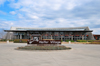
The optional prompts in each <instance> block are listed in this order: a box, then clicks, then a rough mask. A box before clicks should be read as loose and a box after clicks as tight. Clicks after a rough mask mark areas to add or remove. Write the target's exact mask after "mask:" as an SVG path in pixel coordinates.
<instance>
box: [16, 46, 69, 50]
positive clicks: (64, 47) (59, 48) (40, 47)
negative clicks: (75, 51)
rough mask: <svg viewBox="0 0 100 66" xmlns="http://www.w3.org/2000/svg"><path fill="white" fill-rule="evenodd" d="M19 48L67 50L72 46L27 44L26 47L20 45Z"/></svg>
mask: <svg viewBox="0 0 100 66" xmlns="http://www.w3.org/2000/svg"><path fill="white" fill-rule="evenodd" d="M17 49H19V50H20V49H21V50H66V49H71V48H70V47H66V46H25V47H18V48H17Z"/></svg>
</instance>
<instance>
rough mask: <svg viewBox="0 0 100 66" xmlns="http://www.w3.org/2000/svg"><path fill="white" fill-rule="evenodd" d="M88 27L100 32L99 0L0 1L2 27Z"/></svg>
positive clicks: (0, 25)
mask: <svg viewBox="0 0 100 66" xmlns="http://www.w3.org/2000/svg"><path fill="white" fill-rule="evenodd" d="M85 26H88V27H89V28H90V30H93V34H100V0H0V29H10V28H11V27H34V28H37V27H39V28H63V27H64V28H65V27H66V28H67V27H85Z"/></svg>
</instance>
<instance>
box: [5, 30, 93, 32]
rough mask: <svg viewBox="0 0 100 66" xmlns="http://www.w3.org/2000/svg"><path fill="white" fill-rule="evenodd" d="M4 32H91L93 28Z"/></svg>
mask: <svg viewBox="0 0 100 66" xmlns="http://www.w3.org/2000/svg"><path fill="white" fill-rule="evenodd" d="M4 31H5V32H31V31H33V32H35V31H39V32H47V31H48V32H61V31H62V32H93V30H4Z"/></svg>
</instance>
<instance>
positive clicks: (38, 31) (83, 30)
mask: <svg viewBox="0 0 100 66" xmlns="http://www.w3.org/2000/svg"><path fill="white" fill-rule="evenodd" d="M4 31H5V32H8V33H10V32H12V33H13V34H12V36H13V39H30V38H34V37H38V39H39V40H43V39H54V40H63V41H65V40H74V41H76V40H94V37H93V34H92V32H93V31H92V30H89V28H88V27H74V28H24V27H11V29H10V30H4Z"/></svg>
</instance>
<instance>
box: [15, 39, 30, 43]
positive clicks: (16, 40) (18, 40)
mask: <svg viewBox="0 0 100 66" xmlns="http://www.w3.org/2000/svg"><path fill="white" fill-rule="evenodd" d="M27 40H28V39H15V40H14V43H27Z"/></svg>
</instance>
